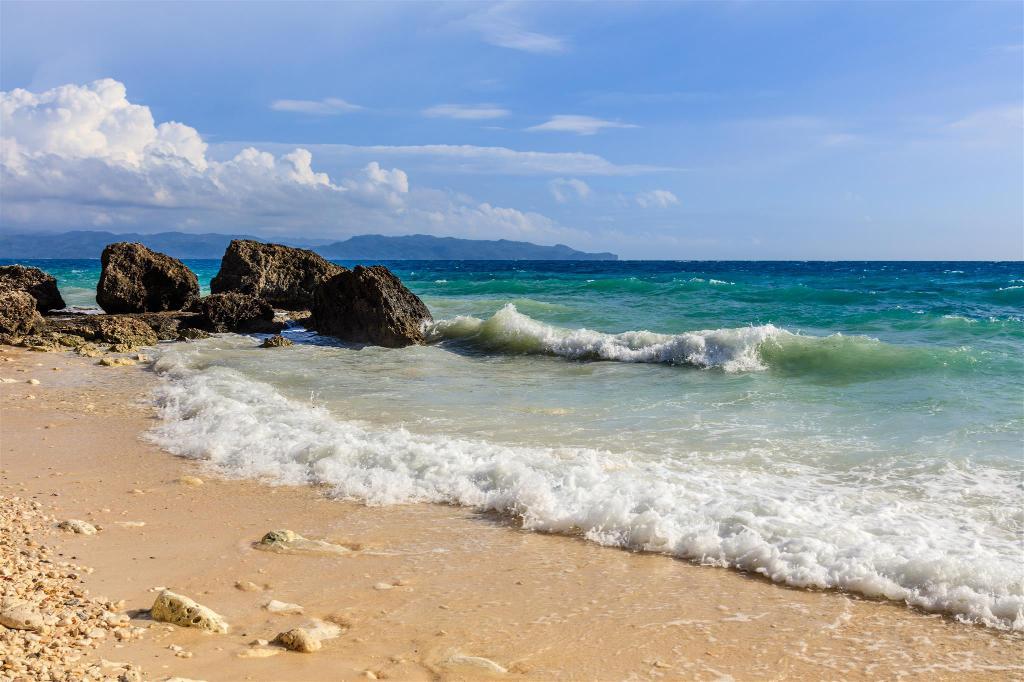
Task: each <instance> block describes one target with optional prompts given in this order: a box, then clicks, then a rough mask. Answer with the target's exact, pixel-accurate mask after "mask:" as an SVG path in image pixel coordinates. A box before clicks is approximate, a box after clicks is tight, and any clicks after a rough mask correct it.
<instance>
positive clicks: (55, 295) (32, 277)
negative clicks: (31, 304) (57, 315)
mask: <svg viewBox="0 0 1024 682" xmlns="http://www.w3.org/2000/svg"><path fill="white" fill-rule="evenodd" d="M0 291H24V292H25V293H27V294H28V295H30V296H31V297H32V298H34V299H35V300H36V310H38V311H39V312H41V313H45V312H49V311H51V310H60V309H61V308H64V307H66V305H65V303H64V299H63V298H61V295H60V291H59V290H58V289H57V280H56V279H55V278H54V277H53V276H52V275H48V274H46V273H45V272H43V271H42V270H40V269H39V268H29V267H25V266H24V265H4V266H3V267H0Z"/></svg>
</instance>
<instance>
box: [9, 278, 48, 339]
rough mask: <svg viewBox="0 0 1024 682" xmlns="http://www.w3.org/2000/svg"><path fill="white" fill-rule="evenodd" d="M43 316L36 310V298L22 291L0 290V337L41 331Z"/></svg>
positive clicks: (12, 337)
mask: <svg viewBox="0 0 1024 682" xmlns="http://www.w3.org/2000/svg"><path fill="white" fill-rule="evenodd" d="M44 324H45V323H44V321H43V316H42V315H40V314H39V311H38V310H36V299H34V298H32V296H31V295H30V294H28V293H26V292H24V291H14V290H7V291H0V339H2V341H3V342H4V343H13V342H14V341H15V339H19V338H21V337H23V336H28V335H30V334H35V333H37V332H39V331H42V329H43V326H44Z"/></svg>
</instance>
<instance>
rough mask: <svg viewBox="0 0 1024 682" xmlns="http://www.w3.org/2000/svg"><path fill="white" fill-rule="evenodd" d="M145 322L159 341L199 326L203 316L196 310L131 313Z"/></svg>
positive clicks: (173, 337) (167, 339)
mask: <svg viewBox="0 0 1024 682" xmlns="http://www.w3.org/2000/svg"><path fill="white" fill-rule="evenodd" d="M131 317H134V318H136V319H138V320H139V321H141V322H145V323H146V324H148V325H149V327H150V329H152V330H153V331H154V332H155V333H156V337H157V338H158V339H160V340H161V341H175V340H177V339H178V338H180V337H181V335H182V334H183V333H185V332H186V330H188V329H190V328H196V327H201V326H202V325H203V323H204V320H203V316H202V315H201V314H200V313H197V312H191V311H184V310H170V311H166V312H162V313H139V314H138V315H132V316H131Z"/></svg>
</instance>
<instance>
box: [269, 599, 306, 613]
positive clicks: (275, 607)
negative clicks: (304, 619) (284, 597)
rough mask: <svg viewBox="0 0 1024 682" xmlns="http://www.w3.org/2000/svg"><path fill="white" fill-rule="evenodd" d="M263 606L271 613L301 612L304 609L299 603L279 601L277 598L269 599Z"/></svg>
mask: <svg viewBox="0 0 1024 682" xmlns="http://www.w3.org/2000/svg"><path fill="white" fill-rule="evenodd" d="M263 608H265V609H266V610H267V611H270V612H271V613H283V614H300V613H302V611H303V609H302V607H301V606H299V605H298V604H289V603H288V602H284V601H278V600H276V599H271V600H270V601H268V602H267V603H266V604H264V605H263Z"/></svg>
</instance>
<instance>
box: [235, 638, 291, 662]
mask: <svg viewBox="0 0 1024 682" xmlns="http://www.w3.org/2000/svg"><path fill="white" fill-rule="evenodd" d="M257 641H260V642H264V643H266V642H267V640H265V639H261V640H257ZM264 647H266V644H264V645H263V646H259V647H252V648H251V649H243V650H242V651H239V652H238V653H237V654H235V655H236V656H237V657H238V658H270V657H271V656H277V655H278V654H279V653H281V649H279V648H277V647H273V648H264Z"/></svg>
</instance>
